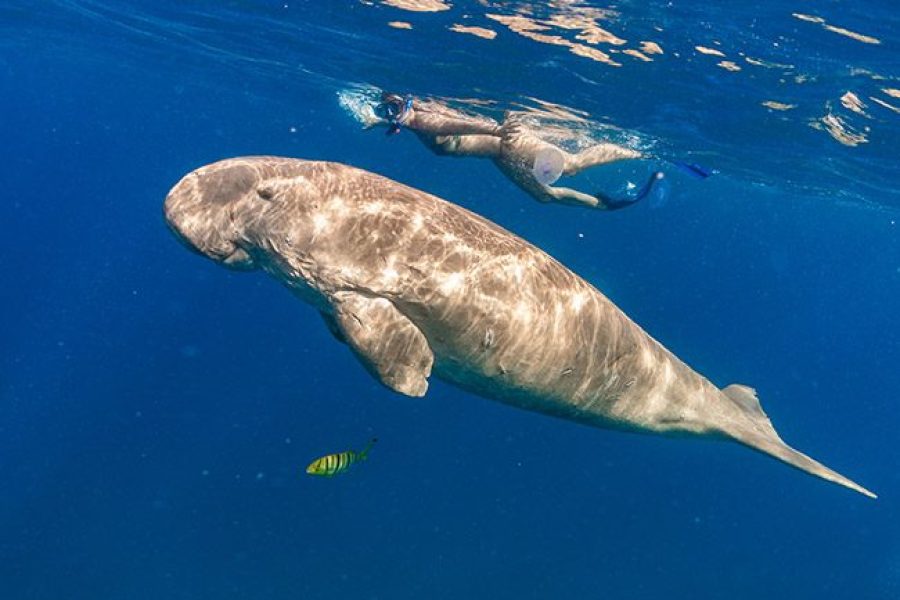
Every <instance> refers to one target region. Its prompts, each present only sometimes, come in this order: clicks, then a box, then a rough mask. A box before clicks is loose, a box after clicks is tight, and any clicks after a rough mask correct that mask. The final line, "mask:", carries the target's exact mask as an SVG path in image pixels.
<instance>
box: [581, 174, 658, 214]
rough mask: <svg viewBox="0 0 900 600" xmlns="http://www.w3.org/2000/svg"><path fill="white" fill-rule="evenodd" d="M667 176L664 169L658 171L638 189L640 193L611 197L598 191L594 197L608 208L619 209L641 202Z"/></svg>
mask: <svg viewBox="0 0 900 600" xmlns="http://www.w3.org/2000/svg"><path fill="white" fill-rule="evenodd" d="M663 177H665V175H664V174H663V172H662V171H656V172H654V173H653V174H652V175H650V178H649V179H648V180H647V183H645V184H644V185H643V187H642V188H641V189H640V190H638V193H637V194H635V195H634V196H624V197H622V198H611V197H609V196H604V195H603V194H600V193H597V194H594V197H595V198H596V199H597V200H599V201H600V202H601V203H602V204H603V206H604V207H605V208H606V210H618V209H620V208H625V207H626V206H631V205H632V204H634V203H635V202H640V201H641V200H643V199H644V198H646V197H647V196H648V195H650V192H652V191H653V185H654V184H655V183H656V182H657V181H659V180H660V179H662V178H663Z"/></svg>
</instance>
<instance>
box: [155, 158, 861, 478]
mask: <svg viewBox="0 0 900 600" xmlns="http://www.w3.org/2000/svg"><path fill="white" fill-rule="evenodd" d="M165 213H166V219H167V221H168V223H169V225H170V227H171V228H172V229H173V231H174V232H175V233H176V235H177V236H178V237H179V238H180V239H181V240H182V241H183V242H184V243H186V244H187V245H188V246H189V247H191V248H192V249H194V250H196V251H199V252H200V253H202V254H204V255H206V256H207V257H209V258H212V259H213V260H216V261H218V262H221V263H223V264H225V265H227V266H229V267H232V268H242V269H253V268H262V269H264V270H266V271H267V272H269V273H270V274H272V275H273V276H274V277H276V278H277V279H279V280H280V281H281V282H282V283H284V284H285V285H286V286H288V287H289V288H290V289H291V290H292V291H294V293H296V294H297V295H298V296H299V297H301V298H303V299H304V300H306V301H307V302H309V303H311V304H312V305H313V306H315V307H316V308H317V309H318V310H319V311H320V312H321V313H322V315H323V317H324V318H325V321H326V323H327V324H328V326H329V328H330V329H331V330H332V332H333V333H334V334H335V335H336V336H337V337H338V338H339V339H341V340H342V341H344V342H346V343H347V344H348V345H349V346H350V347H351V349H352V350H353V351H354V353H355V354H356V355H357V357H359V358H360V360H361V362H362V363H363V365H364V366H365V367H366V368H367V369H368V370H369V371H370V372H371V373H372V374H373V375H374V376H375V377H377V378H378V379H379V380H380V381H381V382H382V383H384V384H385V385H386V386H388V387H390V388H391V389H394V390H396V391H398V392H401V393H404V394H408V395H413V396H420V395H424V394H425V391H426V389H427V387H428V384H427V378H428V376H429V375H430V374H431V371H432V368H434V371H435V373H436V374H437V375H439V376H440V377H442V378H445V379H447V380H449V381H451V382H453V383H456V384H458V385H460V386H462V387H465V388H467V389H471V390H473V391H476V392H478V393H480V394H482V395H484V396H486V397H489V398H494V399H498V400H502V401H504V402H507V403H509V404H513V405H516V406H520V407H522V408H528V409H532V410H537V411H541V412H544V413H548V414H553V415H557V416H561V417H565V418H569V419H573V420H577V421H580V422H584V423H589V424H593V425H598V426H605V427H617V428H624V429H633V430H639V431H647V432H657V433H681V434H697V435H706V436H715V437H725V438H730V439H734V440H736V441H739V442H741V443H743V444H746V445H748V446H750V447H752V448H754V449H756V450H759V451H761V452H764V453H766V454H769V455H771V456H774V457H775V458H778V459H780V460H782V461H784V462H786V463H788V464H790V465H792V466H794V467H797V468H799V469H802V470H804V471H807V472H809V473H812V474H814V475H817V476H819V477H822V478H824V479H827V480H829V481H833V482H836V483H839V484H841V485H844V486H847V487H849V488H851V489H854V490H857V491H859V492H861V493H864V494H867V495H872V494H871V492H869V491H868V490H865V489H864V488H862V487H860V486H859V485H857V484H856V483H854V482H852V481H850V480H849V479H846V478H845V477H843V476H841V475H839V474H838V473H835V472H834V471H831V470H830V469H828V468H827V467H825V466H823V465H821V464H819V463H818V462H816V461H814V460H812V459H810V458H809V457H807V456H805V455H803V454H801V453H800V452H797V451H796V450H794V449H792V448H790V447H789V446H787V445H786V444H784V442H782V441H781V439H780V438H779V437H778V435H777V433H776V432H775V429H774V427H773V426H772V424H771V422H770V421H769V419H768V417H767V416H766V415H765V413H764V412H763V410H762V408H761V406H760V404H759V402H758V400H757V398H756V395H755V392H754V391H753V390H752V389H750V388H747V387H746V386H740V385H732V386H729V387H727V388H725V389H724V390H719V389H718V388H716V387H715V386H713V385H712V384H711V383H710V382H709V381H708V380H706V379H705V378H704V377H702V376H701V375H699V374H698V373H696V372H694V371H693V370H692V369H690V368H689V367H688V366H686V365H685V364H684V363H683V362H681V361H680V360H679V359H678V358H676V357H675V356H674V355H672V354H671V353H670V352H669V351H668V350H666V349H665V348H663V347H662V345H660V344H659V343H657V342H656V341H655V340H653V339H652V338H651V337H650V336H649V335H647V334H646V333H645V332H644V331H643V330H642V329H641V328H640V327H638V326H637V325H636V324H634V323H633V322H632V321H631V320H630V319H628V317H627V316H625V314H624V313H622V311H620V310H619V309H618V308H617V307H616V306H614V305H613V304H612V303H611V302H610V301H609V300H607V299H606V298H605V297H604V296H603V295H602V294H601V293H600V292H599V291H597V290H596V289H595V288H593V287H592V286H591V285H590V284H588V283H587V282H585V281H584V280H582V279H581V278H580V277H578V276H577V275H575V274H574V273H572V272H571V271H569V270H568V269H566V268H565V267H564V266H562V265H561V264H559V263H558V262H556V261H555V260H554V259H552V258H551V257H550V256H548V255H547V254H546V253H544V252H542V251H541V250H539V249H538V248H536V247H534V246H532V245H531V244H529V243H527V242H525V241H524V240H522V239H520V238H519V237H517V236H515V235H513V234H512V233H510V232H508V231H506V230H504V229H502V228H500V227H498V226H497V225H495V224H493V223H491V222H490V221H487V220H486V219H483V218H482V217H479V216H478V215H476V214H474V213H472V212H470V211H468V210H466V209H464V208H462V207H459V206H456V205H454V204H451V203H448V202H446V201H444V200H441V199H439V198H437V197H435V196H431V195H429V194H426V193H424V192H421V191H419V190H415V189H413V188H410V187H407V186H405V185H402V184H400V183H397V182H395V181H392V180H390V179H387V178H384V177H381V176H378V175H374V174H372V173H368V172H366V171H362V170H359V169H355V168H352V167H348V166H345V165H340V164H336V163H322V162H312V161H302V160H293V159H284V158H276V157H249V158H240V159H231V160H226V161H221V162H219V163H215V164H212V165H209V166H207V167H203V168H201V169H198V170H197V171H195V172H193V173H191V174H189V175H188V176H186V177H185V178H183V179H182V181H181V182H179V183H178V185H176V186H175V187H174V188H173V189H172V191H171V192H170V193H169V196H168V197H167V199H166V204H165Z"/></svg>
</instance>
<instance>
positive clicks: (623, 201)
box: [538, 171, 664, 210]
mask: <svg viewBox="0 0 900 600" xmlns="http://www.w3.org/2000/svg"><path fill="white" fill-rule="evenodd" d="M663 177H664V176H663V174H662V172H661V171H656V172H654V173H653V174H651V175H650V177H649V178H648V179H647V182H646V183H645V184H644V185H643V186H641V188H640V189H639V190H638V192H637V193H636V194H634V195H633V196H623V197H621V198H613V197H612V196H607V195H606V194H603V193H599V192H598V193H597V194H594V195H593V196H592V195H590V194H585V193H584V192H579V191H578V190H573V189H572V188H566V187H552V186H549V185H545V186H542V188H543V191H544V193H545V194H546V196H545V197H544V198H538V199H539V200H544V201H551V202H559V203H560V204H571V205H575V206H586V207H589V208H598V209H600V210H618V209H620V208H625V207H626V206H631V205H632V204H634V203H636V202H640V201H641V200H643V199H644V198H646V197H647V196H648V195H649V194H650V192H651V191H653V187H654V185H655V184H656V182H657V181H659V180H660V179H662V178H663Z"/></svg>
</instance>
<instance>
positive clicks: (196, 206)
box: [163, 161, 257, 270]
mask: <svg viewBox="0 0 900 600" xmlns="http://www.w3.org/2000/svg"><path fill="white" fill-rule="evenodd" d="M256 183H257V174H256V172H255V171H254V170H253V169H252V168H251V167H250V166H248V165H245V164H234V163H232V161H222V162H220V163H215V164H213V165H209V166H207V167H203V168H200V169H197V170H196V171H193V172H191V173H189V174H187V175H186V176H184V177H183V178H182V179H181V181H179V182H178V183H177V184H175V187H173V188H172V189H171V190H170V191H169V194H168V195H167V196H166V201H165V203H164V204H163V215H164V216H165V219H166V223H167V224H168V226H169V229H170V230H171V231H172V233H174V234H175V237H176V238H178V240H179V241H180V242H181V243H183V244H184V245H185V246H187V247H188V248H189V249H191V250H192V251H194V252H196V253H198V254H200V255H202V256H205V257H207V258H209V259H212V260H214V261H216V262H218V263H220V264H222V265H224V266H226V267H230V268H233V269H239V270H248V269H253V268H255V265H254V263H253V258H252V257H251V255H250V253H249V252H248V251H247V249H246V248H244V247H242V244H241V242H242V241H243V239H244V231H243V220H242V216H243V215H244V213H245V209H244V205H245V204H246V198H247V196H248V194H250V193H252V192H253V191H254V190H255V187H256Z"/></svg>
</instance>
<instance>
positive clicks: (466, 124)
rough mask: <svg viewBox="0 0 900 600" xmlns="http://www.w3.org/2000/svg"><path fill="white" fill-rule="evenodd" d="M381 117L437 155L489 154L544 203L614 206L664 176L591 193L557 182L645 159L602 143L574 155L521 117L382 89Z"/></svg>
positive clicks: (644, 193)
mask: <svg viewBox="0 0 900 600" xmlns="http://www.w3.org/2000/svg"><path fill="white" fill-rule="evenodd" d="M375 115H377V117H378V120H373V121H372V122H370V123H369V126H374V125H379V124H386V125H387V127H388V131H387V133H388V135H393V134H396V133H399V132H400V130H401V129H402V128H406V129H409V130H410V131H411V132H413V133H415V134H416V136H417V137H418V138H419V139H420V140H421V141H422V142H423V143H424V144H425V145H426V146H427V147H428V148H429V149H431V151H432V152H434V153H435V154H438V155H441V156H474V157H480V158H490V159H491V160H493V161H494V164H496V165H497V167H498V168H499V169H500V170H501V171H502V172H503V174H504V175H506V176H507V177H508V178H509V179H511V180H512V181H513V182H514V183H515V184H516V185H518V186H519V187H520V188H522V189H523V190H525V191H526V192H528V193H529V194H530V195H531V196H532V197H533V198H535V199H536V200H538V201H540V202H559V203H561V204H570V205H575V206H586V207H589V208H598V209H602V210H614V209H618V208H624V207H626V206H628V205H630V204H634V203H635V202H638V201H639V200H641V199H643V198H644V197H646V196H647V195H648V194H649V193H650V191H651V190H652V188H653V184H654V183H655V182H656V181H658V180H659V179H662V177H663V174H662V173H660V172H655V173H653V175H651V176H650V178H649V179H648V180H647V182H646V183H645V184H644V185H643V186H642V187H641V188H640V189H639V190H638V191H637V193H636V194H634V195H632V196H626V197H623V198H613V197H610V196H607V195H605V194H601V193H595V194H588V193H585V192H580V191H578V190H575V189H572V188H568V187H557V186H554V185H553V184H554V183H555V182H556V181H557V180H558V179H559V178H560V177H562V176H563V175H575V174H576V173H579V172H581V171H583V170H584V169H588V168H590V167H595V166H598V165H603V164H607V163H611V162H615V161H618V160H626V159H637V158H642V155H641V153H640V152H638V151H637V150H632V149H631V148H626V147H624V146H619V145H617V144H611V143H600V144H596V145H594V146H591V147H589V148H586V149H585V150H583V151H581V152H579V153H577V154H572V153H570V152H567V151H565V150H563V149H562V148H560V147H559V146H556V145H555V144H552V143H550V142H547V141H544V140H542V139H541V138H540V137H538V135H537V134H536V133H535V131H534V130H533V129H532V128H530V127H528V125H527V124H526V123H525V122H524V120H523V119H522V118H521V117H522V116H521V115H515V114H512V115H511V114H509V113H507V117H506V119H505V120H504V121H503V123H502V124H501V123H498V122H497V121H495V120H493V119H490V118H487V117H482V116H473V115H469V114H466V113H463V112H461V111H458V110H455V109H453V108H450V107H449V106H447V105H445V104H443V103H441V102H437V101H434V100H422V99H418V98H414V97H413V96H410V95H407V96H400V95H398V94H391V93H387V92H385V93H383V94H382V96H381V103H380V104H379V105H378V106H377V107H376V109H375Z"/></svg>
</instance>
